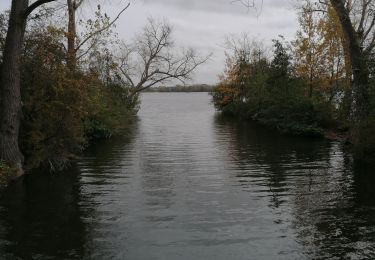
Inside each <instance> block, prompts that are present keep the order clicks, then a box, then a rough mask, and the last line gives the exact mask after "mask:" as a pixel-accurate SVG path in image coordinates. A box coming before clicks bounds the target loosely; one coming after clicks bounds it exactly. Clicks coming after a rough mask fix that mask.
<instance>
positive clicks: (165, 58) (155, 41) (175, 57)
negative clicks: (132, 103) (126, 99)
mask: <svg viewBox="0 0 375 260" xmlns="http://www.w3.org/2000/svg"><path fill="white" fill-rule="evenodd" d="M171 34H172V27H171V26H170V25H169V24H168V23H167V22H166V21H156V20H154V19H152V18H149V19H148V24H147V25H146V26H145V27H144V29H143V32H142V33H141V34H140V35H138V37H136V39H135V40H134V42H133V43H131V44H125V43H123V45H122V48H121V54H120V57H119V59H118V60H119V62H118V63H119V64H118V70H119V72H120V73H119V74H120V76H121V79H122V81H123V84H124V85H126V86H128V87H130V89H131V90H130V95H135V94H137V93H139V92H140V91H143V90H145V89H147V88H150V87H152V86H154V85H157V84H160V83H165V82H168V81H170V80H178V81H180V82H182V83H185V81H186V80H189V79H191V76H192V73H193V72H194V71H195V70H196V69H197V68H198V66H200V65H202V64H203V63H205V62H206V61H207V60H208V59H209V58H210V56H211V55H208V56H206V57H200V56H199V55H198V54H197V53H196V52H195V51H194V50H193V49H184V50H180V51H177V50H176V49H174V42H173V40H172V37H171V36H172V35H171Z"/></svg>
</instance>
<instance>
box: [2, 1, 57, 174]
mask: <svg viewBox="0 0 375 260" xmlns="http://www.w3.org/2000/svg"><path fill="white" fill-rule="evenodd" d="M54 1H55V0H37V1H33V2H31V3H30V2H29V0H12V6H11V11H10V15H9V25H8V31H7V36H6V40H5V45H4V52H3V64H2V68H1V76H0V77H1V81H0V98H1V100H0V113H1V114H0V160H3V161H5V162H7V163H9V164H11V165H13V166H14V167H16V168H17V169H18V174H19V175H21V174H22V173H23V171H22V163H23V156H22V153H21V151H20V149H19V146H18V134H19V127H20V121H21V91H20V78H21V75H20V74H21V72H20V59H21V51H22V45H23V41H24V36H25V30H26V24H27V18H28V17H29V15H30V14H31V13H32V12H33V11H34V10H35V9H37V8H38V7H39V6H41V5H43V4H46V3H49V2H54Z"/></svg>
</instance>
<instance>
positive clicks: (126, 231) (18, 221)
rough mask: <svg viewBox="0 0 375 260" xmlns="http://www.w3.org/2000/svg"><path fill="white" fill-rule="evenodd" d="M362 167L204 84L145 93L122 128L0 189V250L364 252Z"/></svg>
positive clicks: (372, 222) (368, 192)
mask: <svg viewBox="0 0 375 260" xmlns="http://www.w3.org/2000/svg"><path fill="white" fill-rule="evenodd" d="M370 173H371V169H356V170H354V167H353V166H352V163H351V159H350V156H349V155H347V154H345V153H344V151H343V149H342V147H341V145H340V144H339V143H337V142H330V141H327V140H321V139H306V138H296V137H288V136H282V135H279V134H278V133H276V132H274V131H270V130H267V129H265V128H263V127H260V126H257V125H255V124H254V123H250V122H244V121H239V120H234V119H226V118H223V117H220V116H218V115H217V114H215V111H214V109H213V107H212V105H211V104H210V97H209V96H208V95H207V94H206V93H193V94H182V93H166V94H161V93H150V94H144V95H143V96H142V108H141V110H140V112H139V119H138V121H137V122H136V123H135V125H134V127H133V128H132V129H131V130H130V131H129V133H128V134H126V135H124V136H122V137H120V138H115V139H112V140H109V141H105V142H102V143H99V144H97V145H95V146H93V147H92V148H90V150H89V151H87V153H86V154H85V155H84V156H83V157H82V158H81V159H80V160H79V162H78V166H77V167H75V168H74V169H70V170H69V171H67V172H65V173H64V174H52V175H50V174H48V175H46V174H42V173H41V174H34V175H30V176H27V177H26V178H24V179H23V180H20V181H19V182H18V183H16V184H14V185H12V186H11V187H10V188H9V190H8V191H7V192H6V193H5V194H4V195H3V196H2V198H1V200H0V259H130V260H133V259H140V260H141V259H142V260H149V259H152V260H154V259H155V260H159V259H160V260H164V259H186V260H193V259H194V260H195V259H202V260H210V259H214V260H220V259H223V260H228V259H328V258H330V259H335V258H336V259H374V258H375V188H374V187H375V178H374V177H371V175H369V174H370ZM374 175H375V174H374Z"/></svg>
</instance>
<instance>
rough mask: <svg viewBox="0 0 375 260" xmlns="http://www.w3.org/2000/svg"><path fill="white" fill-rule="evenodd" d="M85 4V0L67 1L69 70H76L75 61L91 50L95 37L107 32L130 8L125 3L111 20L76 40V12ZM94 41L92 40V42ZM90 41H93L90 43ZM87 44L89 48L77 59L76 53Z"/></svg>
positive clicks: (128, 4) (107, 18)
mask: <svg viewBox="0 0 375 260" xmlns="http://www.w3.org/2000/svg"><path fill="white" fill-rule="evenodd" d="M84 2H86V0H67V7H68V31H67V34H66V35H67V43H68V48H67V64H68V67H69V68H70V69H71V70H74V69H75V68H76V64H77V60H78V59H79V58H81V57H83V56H84V55H85V54H87V53H88V52H89V50H90V49H91V48H93V46H94V45H95V44H96V43H97V41H96V40H95V37H96V36H100V34H101V33H103V32H105V31H107V30H108V29H109V28H110V27H111V26H113V25H114V24H115V23H116V21H117V20H118V19H119V18H120V16H121V15H122V14H123V13H124V12H125V10H127V9H128V8H129V6H130V3H127V4H126V5H125V6H124V7H123V8H122V9H121V10H120V11H119V12H118V14H117V15H116V17H115V18H114V19H113V20H109V17H108V16H105V17H106V20H105V21H104V23H103V24H102V25H101V26H99V27H96V28H95V29H93V30H92V31H90V32H89V33H88V34H86V35H84V37H83V38H82V39H80V40H79V39H78V36H77V21H76V12H77V10H78V9H79V8H80V6H81V5H82V4H83V3H84ZM98 9H99V11H100V5H98ZM93 39H94V40H93ZM90 40H93V41H92V42H91V43H90ZM87 43H90V44H89V46H88V47H87V49H86V50H85V51H83V53H82V54H80V55H79V56H78V57H77V53H78V52H79V51H80V50H81V49H82V47H84V46H85V45H86V44H87Z"/></svg>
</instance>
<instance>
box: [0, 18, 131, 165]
mask: <svg viewBox="0 0 375 260" xmlns="http://www.w3.org/2000/svg"><path fill="white" fill-rule="evenodd" d="M2 17H3V19H2V20H5V19H4V15H3V16H2ZM4 38H5V37H4V35H2V36H0V39H4ZM64 40H65V37H64V32H63V31H62V30H61V29H59V28H57V27H55V26H52V25H48V26H43V24H41V22H37V23H36V24H34V25H33V26H31V27H30V29H29V30H28V31H27V34H26V38H25V45H24V50H23V54H22V63H21V75H22V77H21V94H22V100H23V107H22V110H23V120H22V124H21V130H20V146H21V150H22V152H23V154H24V156H25V169H31V168H39V167H45V168H49V169H52V170H55V169H61V168H64V167H65V166H66V165H67V164H68V163H69V162H70V161H71V159H72V158H74V157H75V156H76V155H77V154H79V153H80V152H81V151H82V150H83V149H84V148H85V147H86V145H87V144H88V143H89V142H90V141H91V140H94V139H98V138H107V137H109V136H111V135H113V134H116V133H118V132H120V131H121V130H123V129H124V128H126V127H127V126H128V125H129V122H130V121H131V119H132V116H133V115H134V114H135V113H136V110H137V105H138V98H137V96H132V97H129V96H128V95H127V94H128V93H127V89H126V88H124V87H123V86H122V85H120V84H119V82H117V80H116V77H115V70H114V69H115V66H114V61H112V60H111V57H110V55H109V54H108V52H106V51H105V50H104V51H103V50H101V51H103V52H102V53H104V54H100V55H99V52H95V53H94V52H93V53H91V56H90V58H89V59H87V60H85V61H84V62H83V61H82V62H79V63H77V67H76V69H75V70H71V69H69V68H68V67H67V64H66V60H65V56H66V55H65V53H66V51H65V49H64ZM0 46H2V45H1V44H0ZM104 61H105V63H106V64H104V65H105V66H106V68H107V69H106V70H105V72H104V73H103V70H102V69H103V68H102V66H103V64H101V63H103V62H104ZM88 62H89V64H88V65H87V63H88Z"/></svg>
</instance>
